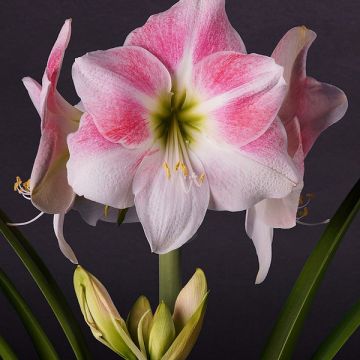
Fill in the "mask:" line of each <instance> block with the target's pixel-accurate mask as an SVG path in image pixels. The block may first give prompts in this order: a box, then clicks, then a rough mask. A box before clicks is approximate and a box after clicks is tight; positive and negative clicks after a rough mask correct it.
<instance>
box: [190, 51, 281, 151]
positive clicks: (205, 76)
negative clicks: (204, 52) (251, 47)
mask: <svg viewBox="0 0 360 360" xmlns="http://www.w3.org/2000/svg"><path fill="white" fill-rule="evenodd" d="M193 87H194V93H195V95H198V96H199V97H200V105H199V106H198V107H197V110H196V111H198V112H200V113H204V114H207V116H208V118H210V119H209V120H214V121H212V123H214V125H213V124H209V126H210V131H212V130H213V134H212V135H213V136H215V137H218V138H219V137H221V139H225V140H226V141H227V142H228V143H232V144H235V145H237V146H243V145H245V144H247V143H249V142H251V141H253V140H255V139H256V138H258V137H259V136H260V135H262V134H263V133H264V132H265V131H266V130H267V129H268V127H269V126H270V124H271V123H272V122H273V120H274V118H275V116H276V114H277V112H278V110H279V108H280V106H281V104H282V101H283V98H284V95H285V90H286V87H285V82H284V80H283V78H282V68H281V67H280V66H278V65H277V64H276V63H275V61H274V60H273V59H271V58H269V57H266V56H261V55H256V54H250V55H244V54H239V53H234V52H221V53H216V54H213V55H211V56H209V57H207V58H205V59H203V60H202V61H201V62H200V63H199V64H197V65H196V67H195V71H194V77H193ZM211 126H214V129H211Z"/></svg>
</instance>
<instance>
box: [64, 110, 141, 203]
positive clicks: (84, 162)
mask: <svg viewBox="0 0 360 360" xmlns="http://www.w3.org/2000/svg"><path fill="white" fill-rule="evenodd" d="M68 145H69V150H70V159H69V161H68V163H67V169H68V180H69V184H70V185H71V186H72V188H73V189H74V191H75V193H76V194H77V195H79V196H85V197H86V198H87V199H89V200H92V201H95V202H98V203H101V204H106V205H109V206H112V207H114V208H117V209H125V208H128V207H131V206H133V205H134V200H133V199H134V196H133V194H132V191H131V187H132V181H133V177H134V175H135V171H136V169H137V166H138V165H139V163H140V162H141V160H142V158H143V156H144V155H145V153H146V151H145V150H143V149H142V150H135V149H126V148H124V147H122V146H121V145H119V144H114V143H112V142H110V141H108V140H106V139H104V138H103V137H102V135H101V134H100V133H99V131H98V130H97V128H96V126H95V124H94V122H93V121H92V118H91V116H90V115H89V114H86V113H85V114H84V115H83V117H82V118H81V123H80V127H79V130H78V131H77V132H76V133H74V134H71V135H69V137H68Z"/></svg>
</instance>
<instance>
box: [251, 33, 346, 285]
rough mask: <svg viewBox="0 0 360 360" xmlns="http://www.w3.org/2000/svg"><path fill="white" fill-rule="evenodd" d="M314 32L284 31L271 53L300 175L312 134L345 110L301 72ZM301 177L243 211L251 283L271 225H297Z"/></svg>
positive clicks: (264, 261)
mask: <svg viewBox="0 0 360 360" xmlns="http://www.w3.org/2000/svg"><path fill="white" fill-rule="evenodd" d="M315 38H316V34H315V33H314V32H313V31H311V30H308V29H307V28H305V27H296V28H293V29H291V30H289V31H288V32H287V33H286V34H285V36H284V37H283V38H282V39H281V40H280V42H279V44H278V45H277V47H276V48H275V50H274V52H273V54H272V57H273V58H274V59H275V61H276V63H277V64H279V65H281V66H283V67H284V77H285V80H286V82H287V83H288V84H289V87H288V91H287V94H286V98H285V100H284V103H283V105H282V106H281V109H280V111H279V117H280V119H281V121H282V123H283V124H284V126H285V129H286V132H287V137H288V153H289V155H290V156H291V157H292V159H293V161H294V164H295V166H296V168H297V169H298V173H299V174H300V175H301V178H302V177H303V175H304V158H305V157H306V155H307V154H308V152H309V151H310V149H311V147H312V146H313V144H314V142H315V140H316V139H317V137H318V136H319V135H320V134H321V132H322V131H323V130H325V129H326V128H327V127H329V126H330V125H332V124H334V123H336V122H337V121H339V120H340V119H341V118H342V117H343V116H344V114H345V112H346V109H347V105H348V103H347V99H346V96H345V94H344V93H343V92H342V91H341V90H340V89H338V88H337V87H335V86H332V85H328V84H324V83H320V82H318V81H316V80H315V79H313V78H311V77H308V76H307V75H306V57H307V52H308V49H309V47H310V45H311V44H312V42H313V41H314V40H315ZM302 188H303V182H302V181H301V182H300V183H299V184H298V185H297V186H296V187H295V188H294V189H293V191H292V192H291V193H290V194H289V195H287V196H286V197H284V198H282V199H266V200H263V201H261V202H259V203H258V204H256V205H255V206H254V207H252V208H251V209H249V210H248V211H247V217H246V231H247V233H248V235H249V237H250V238H252V240H253V242H254V245H255V248H256V252H257V255H258V258H259V272H258V275H257V278H256V283H260V282H262V281H263V280H264V279H265V277H266V275H267V273H268V270H269V267H270V263H271V245H272V239H273V228H291V227H293V226H295V225H296V213H297V210H298V206H299V197H300V193H301V190H302Z"/></svg>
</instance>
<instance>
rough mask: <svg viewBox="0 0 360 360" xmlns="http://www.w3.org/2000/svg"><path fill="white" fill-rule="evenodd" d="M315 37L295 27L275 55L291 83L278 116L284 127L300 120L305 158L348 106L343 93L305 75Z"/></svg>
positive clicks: (273, 55) (313, 34) (306, 30)
mask: <svg viewBox="0 0 360 360" xmlns="http://www.w3.org/2000/svg"><path fill="white" fill-rule="evenodd" d="M315 38H316V34H315V33H314V32H313V31H311V30H309V29H307V28H306V27H304V26H302V27H296V28H293V29H291V30H289V31H288V32H287V33H286V34H285V35H284V37H283V38H282V39H281V40H280V42H279V44H278V45H277V47H276V48H275V50H274V52H273V54H272V57H273V58H274V59H275V61H276V62H277V63H278V64H279V65H281V66H283V67H284V77H285V80H286V81H287V83H288V84H289V91H288V94H287V96H286V99H285V101H284V104H283V105H282V107H281V109H280V112H279V116H280V118H281V119H282V121H283V122H284V124H287V123H288V122H291V121H293V119H294V117H295V116H297V117H298V119H299V121H300V127H301V136H302V141H303V144H302V145H303V151H304V155H305V156H306V155H307V153H308V152H309V150H310V149H311V147H312V146H313V144H314V142H315V141H316V139H317V137H318V136H319V135H320V134H321V132H322V131H324V130H325V129H326V128H328V127H329V126H330V125H332V124H334V123H336V122H337V121H339V120H340V119H341V118H342V117H343V116H344V114H345V112H346V110H347V107H348V102H347V98H346V96H345V94H344V92H343V91H342V90H340V89H338V88H337V87H335V86H332V85H329V84H325V83H320V82H318V81H316V80H315V79H312V78H310V77H307V75H306V58H307V53H308V50H309V48H310V46H311V44H312V43H313V41H314V40H315Z"/></svg>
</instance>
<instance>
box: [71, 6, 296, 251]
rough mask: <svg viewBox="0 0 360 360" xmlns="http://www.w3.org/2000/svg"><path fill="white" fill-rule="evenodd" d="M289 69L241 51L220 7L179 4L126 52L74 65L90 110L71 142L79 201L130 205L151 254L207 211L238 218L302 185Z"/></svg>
mask: <svg viewBox="0 0 360 360" xmlns="http://www.w3.org/2000/svg"><path fill="white" fill-rule="evenodd" d="M282 75H283V69H282V67H281V66H279V65H277V64H276V63H275V61H274V60H273V59H271V58H269V57H265V56H260V55H255V54H250V55H246V54H245V47H244V44H243V42H242V40H241V38H240V36H239V35H238V34H237V33H236V31H235V30H234V29H233V28H232V26H231V25H230V23H229V21H228V18H227V15H226V12H225V1H224V0H180V1H179V2H178V3H177V4H175V5H174V6H173V7H172V8H170V9H169V10H167V11H165V12H163V13H161V14H158V15H154V16H152V17H150V18H149V20H148V21H147V23H146V24H145V25H144V26H143V27H141V28H138V29H136V30H135V31H133V32H132V33H131V34H130V35H129V36H128V37H127V39H126V41H125V44H124V46H122V47H118V48H114V49H110V50H106V51H96V52H92V53H88V54H86V55H85V56H83V57H81V58H78V59H76V61H75V64H74V66H73V80H74V83H75V88H76V90H77V93H78V95H79V96H80V98H81V101H82V104H83V106H84V110H85V113H84V114H83V116H82V118H81V122H80V127H79V129H78V131H77V132H76V133H74V134H70V135H69V136H68V145H69V150H70V159H69V161H68V163H67V169H68V180H69V184H70V185H71V187H72V188H73V190H74V191H75V193H76V194H78V195H80V196H84V197H85V198H87V199H90V200H92V201H95V202H98V203H101V204H106V205H109V206H111V207H114V208H117V209H124V208H129V207H132V206H133V205H135V207H136V211H137V214H138V216H139V219H140V221H141V223H142V226H143V228H144V231H145V234H146V236H147V239H148V241H149V243H150V246H151V249H152V251H154V252H156V253H165V252H168V251H171V250H173V249H176V248H178V247H180V246H181V245H182V244H184V243H185V242H186V241H187V240H188V239H190V238H191V237H192V236H193V235H194V233H195V232H196V231H197V229H198V227H199V226H200V224H201V223H202V221H203V218H204V216H205V213H206V210H207V209H208V208H211V209H214V210H230V211H240V210H244V209H248V208H249V207H251V206H253V205H254V204H255V203H257V202H259V201H261V200H262V199H264V198H282V197H284V196H286V195H288V194H289V193H290V192H291V191H292V190H293V188H294V187H295V186H296V185H297V183H298V174H297V170H296V168H295V167H294V166H293V162H292V160H291V158H290V157H289V155H288V153H287V139H286V132H285V129H284V126H283V124H282V123H281V121H280V120H279V119H277V118H276V115H277V113H278V111H279V109H280V106H281V104H282V103H283V99H284V96H285V93H286V86H285V82H284V79H283V76H282Z"/></svg>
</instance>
